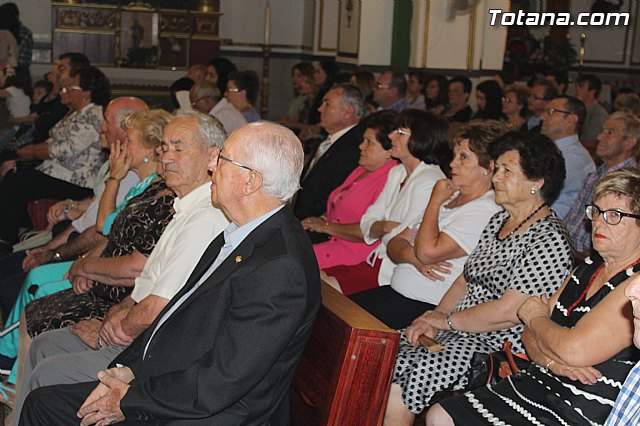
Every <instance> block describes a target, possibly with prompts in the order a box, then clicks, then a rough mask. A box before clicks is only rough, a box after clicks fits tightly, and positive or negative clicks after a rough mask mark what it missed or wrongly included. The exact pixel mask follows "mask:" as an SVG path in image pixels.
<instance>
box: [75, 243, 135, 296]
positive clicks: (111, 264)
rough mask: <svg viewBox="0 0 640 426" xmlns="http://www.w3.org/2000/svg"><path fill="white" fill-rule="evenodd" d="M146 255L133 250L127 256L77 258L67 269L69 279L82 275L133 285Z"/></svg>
mask: <svg viewBox="0 0 640 426" xmlns="http://www.w3.org/2000/svg"><path fill="white" fill-rule="evenodd" d="M146 262H147V257H146V256H145V255H143V254H142V253H140V252H138V251H137V250H134V252H133V253H131V254H129V255H127V256H118V257H112V258H104V257H99V258H89V257H88V258H84V259H78V260H77V261H75V262H74V263H73V265H72V266H71V269H69V280H70V281H73V280H74V279H75V277H77V276H79V277H83V278H85V279H88V280H92V281H95V282H100V283H102V284H106V285H113V286H126V287H133V285H134V284H135V279H136V277H138V276H139V275H140V272H142V269H143V268H144V265H145V263H146Z"/></svg>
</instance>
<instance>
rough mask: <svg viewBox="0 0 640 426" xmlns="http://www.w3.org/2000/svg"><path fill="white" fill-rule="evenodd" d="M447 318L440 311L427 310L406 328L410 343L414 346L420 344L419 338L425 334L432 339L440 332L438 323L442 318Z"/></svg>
mask: <svg viewBox="0 0 640 426" xmlns="http://www.w3.org/2000/svg"><path fill="white" fill-rule="evenodd" d="M440 317H442V318H446V315H445V314H443V313H442V312H438V311H427V312H425V313H424V314H422V315H420V316H419V317H418V318H416V319H414V320H413V322H412V323H411V325H410V326H409V327H407V329H406V330H405V334H406V335H407V339H408V340H409V343H410V344H412V345H413V346H416V345H418V338H419V337H420V336H422V335H423V334H424V335H425V336H427V337H431V338H432V339H433V338H434V337H436V334H438V330H440V329H439V328H438V326H437V324H439V323H440V321H441V319H442V318H440Z"/></svg>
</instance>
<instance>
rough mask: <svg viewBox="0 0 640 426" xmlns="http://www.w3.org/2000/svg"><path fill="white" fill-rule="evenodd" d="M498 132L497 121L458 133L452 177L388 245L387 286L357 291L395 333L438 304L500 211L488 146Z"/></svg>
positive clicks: (501, 129)
mask: <svg viewBox="0 0 640 426" xmlns="http://www.w3.org/2000/svg"><path fill="white" fill-rule="evenodd" d="M502 133H504V127H503V126H502V125H501V124H500V123H498V122H497V121H475V122H471V123H469V124H465V125H463V126H461V127H459V128H458V129H457V132H456V134H455V135H454V136H453V140H452V146H453V153H454V158H453V161H452V162H451V179H442V180H439V181H438V182H437V183H436V185H435V187H434V188H433V191H432V192H431V198H430V200H429V203H428V204H427V208H426V210H425V211H424V215H423V216H422V217H420V218H419V219H418V220H417V221H416V223H414V224H413V225H411V226H409V227H407V228H405V229H404V230H403V231H402V232H401V233H399V234H398V235H396V236H395V237H394V238H392V239H391V241H389V243H388V244H387V255H388V256H389V258H390V259H391V261H393V262H396V263H397V266H396V267H395V268H394V269H393V274H392V275H391V281H390V284H391V285H388V286H387V285H385V286H381V287H377V288H374V289H371V290H366V291H363V292H360V293H356V294H354V295H352V296H351V299H352V300H353V301H355V302H356V303H358V304H359V305H360V306H362V307H363V308H364V309H366V310H367V311H369V312H370V313H371V314H373V315H374V316H375V317H377V318H378V319H380V320H381V321H382V322H384V323H385V324H387V325H388V326H389V327H391V328H395V329H402V328H405V327H407V326H408V325H409V324H411V322H412V321H413V320H414V319H415V318H417V317H418V316H420V315H421V314H422V313H424V312H425V311H427V310H430V309H433V308H435V307H436V306H437V305H438V303H439V302H440V299H442V296H444V294H445V293H446V292H447V290H448V289H449V287H451V284H453V282H454V281H455V279H456V278H457V277H458V276H459V275H460V274H461V273H462V269H463V267H464V262H465V261H466V260H467V256H468V255H469V253H471V252H472V251H473V249H474V248H475V247H476V245H477V244H478V240H479V239H480V234H481V233H482V230H483V229H484V228H485V227H486V226H487V223H488V222H489V219H491V217H492V216H493V215H494V214H495V213H497V212H498V211H499V210H500V207H499V206H498V205H497V204H496V202H495V195H494V192H493V189H492V184H491V178H492V177H493V169H494V163H493V160H492V159H491V157H490V156H489V153H488V147H489V145H490V144H491V142H493V141H494V140H495V139H496V138H497V137H499V136H500V135H501V134H502Z"/></svg>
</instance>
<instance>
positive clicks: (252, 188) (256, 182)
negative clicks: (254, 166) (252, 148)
mask: <svg viewBox="0 0 640 426" xmlns="http://www.w3.org/2000/svg"><path fill="white" fill-rule="evenodd" d="M260 188H262V175H260V173H256V172H250V173H249V179H247V183H245V185H244V189H243V192H244V195H251V194H253V193H254V192H256V191H259V190H260Z"/></svg>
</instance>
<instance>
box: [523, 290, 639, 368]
mask: <svg viewBox="0 0 640 426" xmlns="http://www.w3.org/2000/svg"><path fill="white" fill-rule="evenodd" d="M628 281H629V280H627V282H628ZM627 282H625V283H622V284H621V285H619V286H617V287H616V288H615V289H614V290H613V291H612V292H611V293H609V294H608V295H607V296H606V297H605V298H604V299H602V300H601V301H600V302H599V303H598V304H597V305H596V306H595V307H594V308H592V309H591V310H590V311H589V312H588V313H586V314H585V315H584V316H583V317H582V318H581V319H580V320H579V321H578V323H577V324H576V325H575V326H574V327H571V328H567V327H563V326H561V325H558V324H556V323H555V322H554V321H552V320H551V319H550V318H549V315H548V314H547V315H543V314H542V313H543V311H542V310H541V309H538V310H537V311H536V308H539V307H540V305H541V303H540V302H538V301H536V300H535V299H532V300H528V301H527V304H525V305H523V306H522V308H521V310H520V316H521V317H522V318H523V321H524V322H525V324H526V325H527V328H528V330H529V333H530V334H531V335H532V337H533V338H534V339H535V342H536V345H537V348H538V349H539V350H540V352H541V353H543V354H545V355H547V356H548V357H550V358H552V359H554V360H556V361H560V362H562V363H563V364H566V365H570V366H576V367H590V366H593V365H595V364H598V363H601V362H603V361H606V360H608V359H610V358H612V357H613V356H614V355H616V354H617V353H619V352H620V351H621V350H623V349H624V348H626V347H628V346H630V345H631V344H632V339H633V321H632V318H633V314H632V310H631V305H630V303H629V301H628V299H627V298H626V297H625V296H624V289H625V287H626V285H627ZM611 330H615V333H612V332H611ZM589 343H592V344H589ZM585 345H589V347H590V349H589V350H588V351H586V350H584V348H585Z"/></svg>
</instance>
